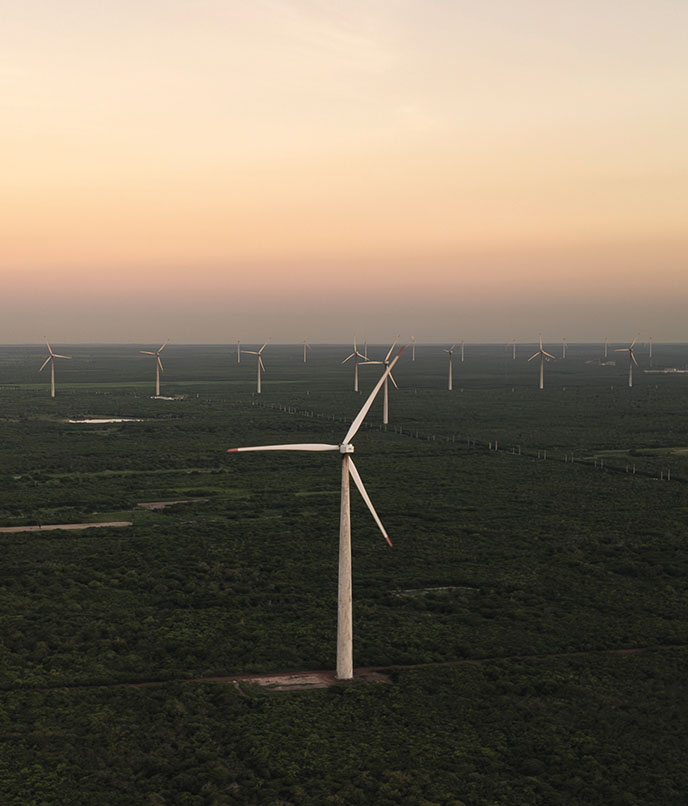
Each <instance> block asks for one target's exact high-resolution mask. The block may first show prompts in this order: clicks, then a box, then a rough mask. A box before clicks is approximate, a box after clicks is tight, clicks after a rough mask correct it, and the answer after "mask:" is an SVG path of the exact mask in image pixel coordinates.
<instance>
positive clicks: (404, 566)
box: [0, 344, 688, 806]
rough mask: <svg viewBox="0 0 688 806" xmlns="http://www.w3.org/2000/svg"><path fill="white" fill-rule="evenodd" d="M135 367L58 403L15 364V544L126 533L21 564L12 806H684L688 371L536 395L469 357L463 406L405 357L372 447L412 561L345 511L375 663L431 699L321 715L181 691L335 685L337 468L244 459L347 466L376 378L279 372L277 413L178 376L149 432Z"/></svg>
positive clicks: (565, 377) (286, 699)
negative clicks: (299, 446) (252, 449)
mask: <svg viewBox="0 0 688 806" xmlns="http://www.w3.org/2000/svg"><path fill="white" fill-rule="evenodd" d="M54 346H55V345H54ZM444 346H446V345H444ZM138 349H139V347H138V346H110V345H107V346H106V345H75V346H67V345H60V349H59V352H64V353H66V354H67V355H72V356H74V358H73V360H72V361H59V362H58V363H57V366H56V377H57V396H56V398H55V399H54V400H53V399H51V398H50V396H49V383H47V382H46V381H48V379H46V378H45V377H44V376H45V374H46V373H45V372H44V373H43V375H38V373H37V369H38V367H39V366H40V364H41V363H42V360H43V357H44V349H43V348H41V347H36V346H5V347H0V459H1V460H2V461H1V462H0V468H1V470H0V481H1V482H2V483H1V484H0V527H11V526H22V525H42V526H45V525H50V524H63V523H84V522H104V521H131V522H132V524H133V525H132V526H130V527H123V528H117V529H114V528H112V529H111V528H107V527H103V528H99V529H94V530H85V531H56V530H49V529H41V530H40V531H33V532H16V533H5V534H2V535H0V540H1V541H2V543H3V548H4V562H3V571H2V577H1V579H0V596H1V597H2V605H3V606H2V610H1V611H0V612H1V614H2V615H1V618H2V630H1V631H0V640H2V643H3V651H2V655H1V661H0V688H1V689H2V695H1V696H2V700H1V702H2V710H1V712H0V724H2V733H1V734H0V736H1V741H2V743H3V749H2V752H1V753H0V759H2V760H1V761H0V795H1V796H2V802H3V803H8V804H17V806H19V804H21V805H22V806H23V804H29V803H35V804H46V806H48V804H50V806H52V805H53V804H73V803H75V802H79V803H82V804H96V803H98V804H117V805H118V806H119V805H120V804H122V805H124V804H130V803H142V804H184V805H186V804H191V805H192V806H201V805H204V804H328V803H335V804H358V803H361V804H377V803H379V804H407V806H431V805H432V804H443V805H444V804H447V805H449V804H453V805H454V806H458V804H465V806H491V805H492V804H504V806H514V805H515V804H524V806H526V804H527V805H528V806H530V805H531V804H543V806H544V804H562V805H563V804H567V805H568V804H571V805H573V804H581V806H582V804H586V805H587V804H600V806H608V805H609V804H621V805H626V804H628V805H631V806H632V805H633V804H638V806H640V804H642V805H643V806H647V804H657V806H660V805H661V806H666V805H670V804H677V806H678V804H683V803H685V793H686V791H688V781H687V780H686V778H687V777H688V776H687V774H686V771H685V764H684V763H683V759H682V750H683V748H684V747H685V746H686V744H687V743H688V730H687V729H686V724H688V719H687V717H688V714H687V713H686V710H687V709H686V697H685V683H684V678H685V674H684V671H683V669H685V661H686V655H687V654H688V651H687V650H686V645H688V607H687V606H686V594H687V592H688V591H687V590H686V589H687V587H688V584H687V583H688V562H687V559H688V552H687V550H686V540H687V538H688V526H687V525H686V522H687V519H686V516H687V515H688V416H687V415H686V403H687V401H688V374H682V373H678V372H677V373H666V374H663V373H659V372H654V373H646V372H644V371H643V370H645V369H654V370H661V369H663V368H679V369H683V368H685V366H686V362H687V361H688V346H687V345H655V353H654V358H653V361H652V366H650V361H649V358H648V356H647V354H646V352H643V350H642V349H641V348H639V349H638V350H637V356H638V360H639V363H640V367H639V368H638V369H636V371H635V374H634V386H633V388H630V389H629V388H628V385H627V377H628V368H627V356H626V355H625V354H623V353H612V352H610V355H609V360H611V361H613V360H616V362H617V363H616V365H615V366H609V365H604V363H603V362H604V359H603V358H602V350H601V347H600V346H597V345H570V346H569V348H568V354H567V358H566V360H557V361H555V362H551V363H548V364H547V365H546V367H545V389H544V390H543V391H540V390H538V388H537V380H538V379H537V374H538V367H537V366H536V364H537V362H536V361H533V362H531V363H528V362H527V361H526V358H527V356H528V355H530V354H531V353H532V352H534V350H535V348H531V349H529V348H527V347H519V354H518V357H517V360H516V361H513V360H512V357H511V348H510V347H509V348H505V347H504V346H497V345H479V346H476V345H467V346H466V360H465V362H464V363H461V362H460V360H458V350H457V351H456V352H455V357H454V391H452V392H449V391H447V388H446V385H447V356H446V354H444V353H443V352H442V350H441V346H434V347H433V346H428V345H423V346H420V347H418V348H417V350H416V360H415V362H412V361H411V358H410V354H409V351H407V352H406V353H405V354H404V355H403V356H402V358H401V359H400V362H399V365H398V367H397V368H395V371H394V375H395V378H396V380H397V382H398V384H399V390H398V391H397V390H395V389H392V390H391V392H390V421H389V425H388V426H386V427H384V426H382V424H381V403H380V401H379V400H378V401H376V403H375V405H374V406H373V408H372V409H371V411H370V413H369V415H368V418H367V420H366V423H365V424H364V427H363V428H362V430H361V431H360V432H359V434H358V436H357V438H356V440H355V444H356V454H355V458H356V464H357V466H358V469H359V471H360V473H361V476H362V477H363V480H364V482H365V484H366V487H367V489H368V492H369V494H370V496H371V498H372V500H373V502H374V504H375V507H376V509H377V511H378V513H379V514H380V517H381V518H382V521H383V523H384V524H385V527H386V528H387V531H388V532H389V534H390V536H391V539H392V542H393V544H394V546H393V548H391V549H390V548H389V547H388V546H387V545H386V543H385V542H384V540H383V539H382V537H381V535H380V534H379V532H378V530H377V527H376V526H375V524H374V522H373V521H372V519H371V518H370V515H369V513H368V511H367V509H366V507H365V505H364V503H363V502H362V501H361V499H360V497H359V496H358V493H356V492H355V491H354V492H352V518H353V523H352V529H353V553H354V579H353V585H354V653H355V664H356V666H359V667H363V666H377V667H393V666H418V668H411V669H397V670H395V671H390V672H389V682H388V683H380V684H365V683H354V684H340V685H337V686H334V687H332V688H330V689H327V690H323V691H309V692H300V693H296V692H289V693H278V692H271V691H265V690H263V689H260V688H259V687H257V686H251V685H248V686H242V687H241V690H237V689H236V688H235V687H234V686H232V685H231V684H210V683H202V684H198V683H184V682H182V681H184V680H188V679H190V678H198V677H212V676H223V675H246V674H252V673H256V674H257V673H268V672H269V673H277V672H289V671H307V670H319V669H332V668H333V665H334V652H335V633H336V623H335V622H336V593H337V591H336V576H337V531H338V508H339V462H338V461H337V456H336V455H335V454H297V453H270V454H260V453H257V454H228V453H226V449H227V448H229V447H236V446H242V445H259V444H273V443H280V442H339V441H340V440H341V439H342V438H343V437H344V434H345V433H346V430H347V428H348V425H349V423H350V422H351V420H352V419H353V417H354V416H355V414H356V412H357V411H358V409H359V408H360V406H361V405H362V403H363V401H364V400H365V397H366V395H367V393H368V391H369V390H370V388H372V386H373V384H374V382H375V380H376V378H377V377H379V373H380V367H379V366H371V367H361V369H360V373H361V393H360V394H356V393H354V392H353V391H352V375H353V369H352V367H351V364H350V363H349V364H346V365H344V366H342V365H341V363H340V362H341V360H342V359H343V358H344V357H345V356H346V355H347V354H348V353H349V352H350V349H346V347H338V346H334V345H316V346H314V348H313V351H312V353H310V354H309V360H308V363H307V364H304V363H303V361H302V352H301V348H300V347H299V346H296V345H294V346H286V345H281V346H272V345H269V346H268V347H267V348H266V350H265V352H264V361H265V364H266V368H267V371H266V374H265V375H264V378H263V393H262V394H261V395H256V394H255V383H256V381H255V362H254V360H253V358H254V357H253V356H244V357H243V358H242V362H241V364H240V365H237V363H236V349H235V348H233V347H232V346H231V345H230V346H228V347H221V346H218V345H211V346H193V347H191V346H177V345H172V344H171V345H169V346H168V347H167V348H166V350H165V351H164V352H163V354H162V358H163V361H164V363H165V370H166V371H165V373H164V374H163V377H162V390H161V394H162V395H165V396H169V397H175V396H177V397H178V399H174V400H155V399H151V397H150V396H151V394H153V362H152V361H151V360H149V357H147V356H141V355H139V354H138V353H137V350H138ZM142 349H149V346H142ZM550 351H552V350H551V348H550ZM385 352H386V348H384V347H382V346H377V347H371V348H370V355H371V357H374V358H377V359H380V358H382V357H383V356H384V353H385ZM556 354H557V355H559V354H560V353H559V351H556ZM109 417H113V418H115V417H116V418H120V417H127V418H137V419H140V420H141V422H128V423H107V424H79V423H68V422H67V420H68V419H78V418H109ZM176 500H184V501H186V502H187V503H181V504H176V505H171V506H168V507H165V508H161V509H148V508H144V507H141V506H139V504H141V503H147V502H159V501H167V502H169V501H176ZM633 648H639V649H643V650H645V651H642V652H637V653H618V652H612V650H622V649H633ZM462 660H470V661H480V663H476V664H462V665H448V666H435V667H427V666H426V667H422V666H421V665H422V664H453V663H454V662H456V661H462ZM155 681H157V682H160V683H161V685H160V686H153V687H145V688H132V687H130V686H127V685H125V684H128V683H145V682H155Z"/></svg>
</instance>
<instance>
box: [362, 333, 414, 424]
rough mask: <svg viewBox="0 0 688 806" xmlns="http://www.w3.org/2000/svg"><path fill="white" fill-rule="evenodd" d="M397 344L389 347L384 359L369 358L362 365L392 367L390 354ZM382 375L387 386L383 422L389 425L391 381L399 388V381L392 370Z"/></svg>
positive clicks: (384, 394) (384, 396) (383, 401)
mask: <svg viewBox="0 0 688 806" xmlns="http://www.w3.org/2000/svg"><path fill="white" fill-rule="evenodd" d="M398 339H399V337H398V336H397V341H398ZM396 346H397V342H396V341H395V342H394V344H393V345H392V346H391V347H390V348H389V351H388V352H387V355H386V356H385V357H384V359H383V360H382V361H368V360H366V361H364V362H363V363H362V364H361V366H362V367H366V366H371V365H372V364H383V365H384V366H385V369H387V368H389V369H391V366H390V362H389V357H390V355H392V350H393V349H394V348H395V347H396ZM403 349H404V348H403V347H402V350H403ZM400 354H401V351H400V352H399V353H397V355H396V356H395V358H394V361H396V360H397V358H398V357H399V355H400ZM392 363H394V362H392ZM382 377H383V379H384V382H385V383H384V387H385V388H384V390H383V399H382V424H383V425H387V423H389V381H392V383H393V384H394V388H395V389H397V390H398V389H399V387H398V386H397V382H396V381H395V380H394V376H393V375H392V373H391V372H385V374H384V375H383V376H382Z"/></svg>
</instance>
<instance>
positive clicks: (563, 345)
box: [561, 339, 566, 359]
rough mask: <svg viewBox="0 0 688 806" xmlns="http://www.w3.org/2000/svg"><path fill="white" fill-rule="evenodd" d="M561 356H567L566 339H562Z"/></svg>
mask: <svg viewBox="0 0 688 806" xmlns="http://www.w3.org/2000/svg"><path fill="white" fill-rule="evenodd" d="M561 357H562V359H564V358H566V339H562V340H561Z"/></svg>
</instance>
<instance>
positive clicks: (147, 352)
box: [139, 350, 157, 355]
mask: <svg viewBox="0 0 688 806" xmlns="http://www.w3.org/2000/svg"><path fill="white" fill-rule="evenodd" d="M139 352H140V353H143V354H144V355H157V353H151V351H150V350H139Z"/></svg>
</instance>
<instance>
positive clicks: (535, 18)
mask: <svg viewBox="0 0 688 806" xmlns="http://www.w3.org/2000/svg"><path fill="white" fill-rule="evenodd" d="M0 12H1V17H0V20H1V25H0V176H1V177H2V178H1V180H0V270H1V272H2V278H3V283H2V290H3V294H2V298H3V302H4V305H3V313H2V317H0V342H23V341H38V340H40V339H41V338H42V337H43V336H44V335H47V336H49V338H51V339H52V340H54V341H55V342H56V343H59V342H74V341H162V340H163V339H165V338H168V337H169V338H172V339H173V340H174V341H176V342H194V341H195V342H218V341H219V342H223V341H232V340H235V339H237V338H241V339H242V340H243V341H252V340H254V341H258V340H263V339H265V338H267V337H268V336H271V337H272V338H273V339H274V340H275V341H298V340H301V339H303V338H304V337H308V338H309V339H310V340H311V341H314V342H315V341H348V340H349V339H350V337H351V334H352V332H353V331H354V330H356V331H357V332H358V333H363V332H364V331H365V333H366V334H367V336H368V338H370V339H375V340H379V341H384V340H387V339H389V338H390V337H391V336H394V335H396V334H397V333H401V334H402V336H403V337H407V336H408V335H410V334H411V333H413V334H415V336H416V337H417V338H418V339H419V340H421V341H422V340H449V341H455V340H456V339H462V338H465V339H466V340H474V341H478V340H493V341H500V340H505V339H508V338H511V336H517V337H519V338H522V339H530V340H534V339H535V338H536V337H537V332H538V331H539V330H542V331H543V332H544V333H545V335H546V337H549V338H552V339H554V338H557V339H558V338H560V337H561V336H567V337H569V338H570V339H599V338H602V337H603V336H605V335H609V336H610V338H619V339H624V338H632V337H633V336H634V335H635V334H636V333H637V332H640V333H641V334H642V335H643V336H644V337H646V336H649V335H653V336H654V337H655V338H656V339H667V340H681V341H688V326H686V313H685V311H686V300H687V297H688V261H687V260H686V258H687V257H688V226H687V224H688V148H687V146H686V144H687V143H688V101H687V99H688V48H686V39H685V36H686V30H688V4H686V3H685V0H675V1H674V0H655V2H652V3H650V2H647V0H643V1H642V2H641V1H640V0H603V2H599V0H578V1H577V2H572V1H571V2H562V0H519V2H514V0H486V2H480V3H479V2H465V0H248V1H247V0H186V1H185V2H182V0H100V2H94V0H59V2H56V1H55V0H21V2H13V0H0Z"/></svg>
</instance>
